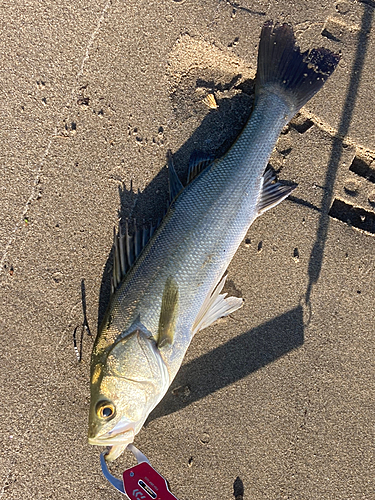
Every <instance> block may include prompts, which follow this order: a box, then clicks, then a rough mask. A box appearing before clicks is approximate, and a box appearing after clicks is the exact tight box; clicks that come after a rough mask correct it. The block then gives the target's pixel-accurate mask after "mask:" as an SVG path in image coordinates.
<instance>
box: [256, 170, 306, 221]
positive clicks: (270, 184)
mask: <svg viewBox="0 0 375 500" xmlns="http://www.w3.org/2000/svg"><path fill="white" fill-rule="evenodd" d="M296 187H297V186H286V185H284V184H281V183H280V182H278V181H277V177H276V174H275V172H274V170H273V169H272V168H268V169H267V170H266V171H265V173H264V175H263V186H262V189H261V192H260V196H259V199H258V204H257V208H258V215H261V214H262V213H264V212H266V211H267V210H269V209H270V208H273V207H275V206H276V205H278V204H279V203H280V202H282V201H283V200H285V198H287V197H288V196H289V195H290V193H291V192H292V191H293V189H295V188H296Z"/></svg>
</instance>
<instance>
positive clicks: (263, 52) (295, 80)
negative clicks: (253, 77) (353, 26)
mask: <svg viewBox="0 0 375 500" xmlns="http://www.w3.org/2000/svg"><path fill="white" fill-rule="evenodd" d="M339 60H340V56H339V55H338V54H334V53H333V52H331V51H329V50H328V49H325V48H318V49H312V50H310V51H306V52H301V51H300V48H299V47H298V45H297V44H296V39H295V37H294V34H293V29H292V27H291V26H290V25H289V24H275V25H274V24H273V22H272V21H267V22H266V23H265V24H264V25H263V28H262V32H261V35H260V43H259V52H258V69H257V83H256V88H255V92H256V95H257V96H259V94H261V93H262V92H264V91H266V92H267V89H268V91H269V90H271V91H273V92H277V93H282V94H284V95H285V97H286V99H287V101H288V103H290V104H291V108H292V109H291V112H292V114H293V115H294V114H295V113H296V112H297V111H298V110H299V109H300V108H301V107H302V106H303V105H304V104H305V103H306V102H307V101H308V100H309V99H311V97H312V96H313V95H314V94H315V93H316V92H318V90H319V89H320V88H321V87H322V86H323V84H324V82H325V81H326V80H327V78H328V77H329V76H330V75H331V74H332V73H333V71H334V70H335V68H336V66H337V64H338V62H339Z"/></svg>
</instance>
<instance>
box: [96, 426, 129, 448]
mask: <svg viewBox="0 0 375 500" xmlns="http://www.w3.org/2000/svg"><path fill="white" fill-rule="evenodd" d="M134 437H135V432H134V429H126V430H119V431H118V432H115V429H114V430H113V431H110V432H107V433H105V434H103V435H101V436H95V437H89V438H88V441H89V444H93V445H96V446H127V445H128V444H130V443H132V442H133V441H134Z"/></svg>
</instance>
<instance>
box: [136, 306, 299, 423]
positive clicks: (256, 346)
mask: <svg viewBox="0 0 375 500" xmlns="http://www.w3.org/2000/svg"><path fill="white" fill-rule="evenodd" d="M198 335H199V334H198ZM193 342H194V341H193ZM303 343H304V322H303V308H302V306H301V305H298V306H297V307H295V308H294V309H291V310H290V311H287V312H286V313H284V314H281V315H280V316H277V317H276V318H274V319H272V320H270V321H267V322H266V323H263V324H262V325H259V326H257V327H256V328H253V329H252V330H249V331H247V332H245V333H242V334H241V335H238V336H237V337H234V338H232V339H230V340H228V342H226V343H225V344H223V345H220V346H218V347H216V348H215V349H213V350H212V351H210V352H208V353H206V354H204V355H203V356H200V357H199V358H196V359H193V360H192V361H190V362H188V363H186V364H184V365H183V366H182V367H181V368H180V371H179V372H178V374H177V376H176V378H175V379H174V381H173V383H172V385H171V387H170V388H169V390H168V392H167V394H166V395H165V396H164V398H163V400H162V401H161V402H160V403H159V405H158V406H157V407H156V408H155V409H154V410H153V412H152V413H151V414H150V416H149V417H148V419H147V422H146V426H147V423H149V422H151V421H152V420H155V419H157V418H160V417H162V416H165V415H169V414H170V413H174V412H176V411H179V410H181V409H182V408H184V407H185V406H188V405H190V404H191V403H194V402H195V401H198V400H200V399H203V398H204V397H206V396H208V395H209V394H212V393H214V392H216V391H218V390H220V389H223V388H224V387H226V386H228V385H231V384H233V383H235V382H237V381H239V380H241V379H243V378H245V377H247V376H248V375H250V374H251V373H254V372H256V371H257V370H259V369H260V368H263V367H264V366H266V365H267V364H269V363H272V362H273V361H276V360H277V359H279V358H281V357H282V356H284V355H285V354H287V353H289V352H290V351H292V350H294V349H297V348H298V347H300V346H302V345H303Z"/></svg>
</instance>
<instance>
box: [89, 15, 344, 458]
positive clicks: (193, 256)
mask: <svg viewBox="0 0 375 500" xmlns="http://www.w3.org/2000/svg"><path fill="white" fill-rule="evenodd" d="M338 60H339V58H338V56H336V55H335V54H332V53H331V52H329V51H328V50H326V49H313V50H311V51H310V52H305V53H301V52H300V50H299V48H298V47H297V45H296V43H295V39H294V35H293V31H292V29H291V27H290V26H289V25H286V24H283V25H278V24H276V25H273V23H272V22H268V23H266V24H265V25H264V26H263V29H262V33H261V39H260V44H259V52H258V75H257V83H256V90H255V101H254V110H253V113H252V115H251V117H250V119H249V121H248V123H247V124H246V126H245V128H244V129H243V131H242V133H241V134H240V136H239V137H238V139H237V140H236V141H235V143H234V144H233V146H232V147H231V148H230V150H229V151H228V152H227V153H226V155H224V157H223V158H221V159H219V160H215V161H212V159H211V158H210V157H208V156H207V157H204V156H203V157H202V158H200V157H199V155H198V156H197V155H195V156H194V155H193V159H194V161H192V163H191V170H190V172H189V175H188V179H190V182H189V184H188V185H187V186H186V187H185V188H183V186H182V184H181V182H180V180H179V179H178V177H177V174H176V172H175V170H174V166H173V162H172V161H170V163H169V176H170V177H169V183H170V199H171V200H172V202H171V205H170V207H169V210H168V212H167V214H166V216H165V217H164V219H163V221H162V222H161V225H160V226H159V227H158V229H157V230H156V231H155V233H154V234H153V235H152V237H151V239H150V240H149V241H148V242H147V243H146V242H144V243H146V244H145V246H144V248H143V250H142V251H141V253H140V255H138V254H139V251H140V248H137V245H136V243H134V242H137V241H141V237H140V236H141V235H140V233H136V235H135V237H132V239H131V237H130V236H128V235H126V240H125V243H126V244H124V241H123V239H122V236H121V235H120V236H116V235H115V244H114V248H115V252H114V269H115V272H114V275H115V286H114V293H113V295H112V297H111V299H110V303H109V306H108V309H107V312H106V315H105V318H104V320H103V323H102V325H101V326H100V328H99V332H98V336H97V339H96V342H95V345H94V348H93V353H92V359H91V403H90V418H89V442H90V443H92V444H95V445H104V446H110V447H111V448H110V451H109V453H108V454H107V455H106V460H114V459H116V458H117V457H118V456H119V455H120V454H121V453H122V452H123V451H124V449H125V448H126V446H127V444H129V443H132V442H133V440H134V437H135V435H136V434H137V433H138V432H139V431H140V429H141V427H142V425H143V423H144V422H145V420H146V418H147V416H148V415H149V413H150V412H151V411H152V409H153V408H154V407H155V406H156V405H157V404H158V402H159V401H160V400H161V399H162V397H163V396H164V394H165V393H166V391H167V390H168V387H169V385H170V384H171V382H172V380H173V378H174V377H175V375H176V373H177V371H178V369H179V367H180V365H181V363H182V360H183V358H184V355H185V353H186V350H187V348H188V346H189V344H190V342H191V339H192V337H193V336H194V334H195V333H196V332H197V331H199V330H201V329H203V328H205V327H207V326H209V325H210V324H212V323H214V321H215V320H217V319H218V318H220V317H223V316H227V315H228V314H230V313H232V312H234V311H235V310H236V309H238V308H239V307H241V305H242V300H241V299H239V298H235V297H226V294H222V293H221V292H222V289H223V286H224V283H225V279H226V278H225V277H224V278H223V275H224V273H225V270H226V269H227V267H228V265H229V263H230V261H231V259H232V258H233V256H234V254H235V252H236V250H237V249H238V246H239V245H240V243H241V241H242V240H243V238H244V237H245V235H246V233H247V231H248V229H249V227H250V225H251V223H252V222H253V221H254V219H255V218H256V217H258V216H259V215H260V214H262V213H263V212H265V211H266V210H268V209H270V208H272V207H274V206H276V205H277V204H278V203H280V202H281V201H282V200H283V199H285V198H286V197H287V196H288V195H289V194H290V192H291V191H292V190H293V189H294V187H290V186H285V185H283V184H280V183H279V182H277V181H276V177H275V175H274V173H272V171H270V170H266V166H267V162H268V159H269V156H270V155H271V153H272V150H273V148H274V146H275V144H276V141H277V138H278V136H279V134H280V132H281V130H282V128H283V127H284V126H285V124H286V123H287V122H288V121H289V120H290V119H291V118H292V116H293V115H294V114H295V113H296V112H297V111H298V110H299V109H300V108H301V107H302V106H303V104H304V103H305V102H307V101H308V100H309V99H310V98H311V97H312V95H314V93H316V92H317V91H318V90H319V88H320V87H321V86H322V85H323V83H324V81H325V80H326V79H327V78H328V77H329V76H330V74H331V73H332V72H333V71H334V69H335V67H336V65H337V63H338ZM195 175H197V176H196V177H195V178H194V176H195ZM144 234H145V233H143V235H144ZM118 238H120V240H119V239H118ZM131 241H132V242H133V243H132V244H131ZM119 242H121V244H119ZM134 245H135V247H134ZM121 249H122V250H121ZM124 249H127V250H126V252H127V253H125V250H124ZM133 253H134V255H137V256H138V257H137V260H136V261H135V263H134V264H133V265H132V267H130V269H129V271H128V272H127V273H126V274H125V275H124V276H123V275H122V274H123V273H121V272H120V270H121V269H124V267H125V266H124V262H125V261H127V262H130V263H131V262H132V260H133ZM121 263H122V265H121Z"/></svg>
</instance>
